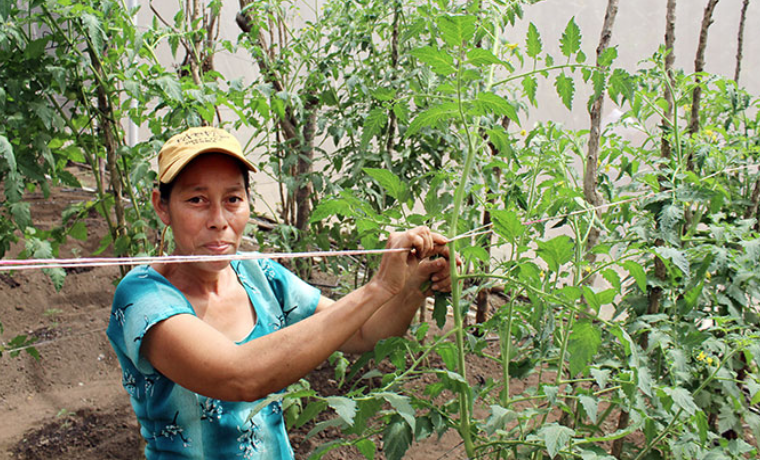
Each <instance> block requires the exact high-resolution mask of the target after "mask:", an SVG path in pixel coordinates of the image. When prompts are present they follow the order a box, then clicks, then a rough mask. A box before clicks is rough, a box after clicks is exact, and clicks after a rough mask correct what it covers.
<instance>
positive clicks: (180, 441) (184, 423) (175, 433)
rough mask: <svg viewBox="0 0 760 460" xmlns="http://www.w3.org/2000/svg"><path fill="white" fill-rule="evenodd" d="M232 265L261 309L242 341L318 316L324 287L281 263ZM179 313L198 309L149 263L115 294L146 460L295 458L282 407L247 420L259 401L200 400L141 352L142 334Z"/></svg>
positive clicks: (116, 322)
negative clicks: (304, 279)
mask: <svg viewBox="0 0 760 460" xmlns="http://www.w3.org/2000/svg"><path fill="white" fill-rule="evenodd" d="M231 265H232V268H233V270H235V273H236V274H237V276H238V279H239V280H240V283H241V284H242V285H243V287H244V288H245V290H246V292H247V293H248V297H249V298H250V300H251V303H252V305H253V307H254V309H255V310H256V325H255V326H254V328H253V330H252V331H251V333H250V334H249V336H248V337H246V338H245V339H243V340H242V341H240V342H238V344H243V343H247V342H250V341H251V340H254V339H256V338H258V337H262V336H265V335H267V334H271V333H272V332H274V331H276V330H278V329H281V328H283V327H286V326H288V325H291V324H295V323H297V322H298V321H301V320H302V319H304V318H306V317H308V316H310V315H312V314H313V313H314V310H315V309H316V307H317V303H318V302H319V298H320V292H319V290H318V289H316V288H314V287H312V286H310V285H308V284H307V283H305V282H304V281H302V280H301V279H299V278H298V277H297V276H295V275H294V274H293V273H291V272H290V271H288V270H287V269H285V268H284V267H283V266H282V265H280V264H278V263H277V262H273V261H271V260H267V259H262V260H246V261H233V262H232V263H231ZM178 314H190V315H194V314H195V312H194V310H193V307H192V305H190V303H189V302H188V301H187V299H186V298H185V296H184V295H183V294H182V293H181V292H180V291H179V290H177V289H176V288H175V287H174V286H173V285H172V284H171V283H170V282H169V281H168V280H167V279H166V278H164V277H163V276H162V275H161V274H160V273H158V272H157V271H156V270H154V269H153V268H151V267H149V266H147V265H142V266H138V267H135V268H134V269H133V270H132V271H130V272H129V273H128V274H127V276H125V277H124V279H123V280H122V281H121V283H119V286H118V287H117V289H116V294H115V295H114V301H113V306H112V310H111V319H110V322H109V326H108V331H107V334H108V338H109V340H110V341H111V345H112V346H113V348H114V350H115V351H116V355H117V357H118V359H119V363H120V364H121V368H122V372H123V379H122V384H123V385H124V388H125V389H126V390H127V392H128V393H129V396H130V399H131V402H132V407H133V409H134V411H135V414H136V415H137V419H138V420H139V422H140V425H141V433H142V436H143V437H144V438H145V440H146V441H147V446H146V448H145V456H146V458H147V460H170V459H177V460H180V459H181V460H187V459H198V460H215V459H219V460H221V459H225V460H229V459H245V460H259V459H275V460H279V459H293V458H294V456H293V449H292V448H291V446H290V441H289V440H288V434H287V432H286V430H285V423H284V420H283V417H282V406H281V404H280V403H279V402H273V403H271V404H269V405H268V406H267V407H266V408H264V409H263V410H261V411H260V412H259V413H257V414H256V415H255V416H253V417H250V414H251V412H252V410H253V408H254V407H255V406H256V404H257V402H230V401H220V400H217V399H212V398H207V397H204V396H201V395H199V394H197V393H194V392H192V391H190V390H187V389H185V388H183V387H181V386H180V385H177V384H175V383H174V382H172V381H171V380H169V379H167V378H166V377H164V376H163V375H161V374H160V373H159V372H157V371H156V370H155V369H154V368H153V367H152V366H151V365H150V363H149V362H148V361H147V360H146V359H145V358H144V357H143V356H142V355H141V354H140V346H141V344H142V339H143V337H145V333H146V332H147V331H148V330H149V329H150V328H151V327H152V326H153V325H155V324H157V323H158V322H160V321H163V320H165V319H166V318H169V317H171V316H173V315H178Z"/></svg>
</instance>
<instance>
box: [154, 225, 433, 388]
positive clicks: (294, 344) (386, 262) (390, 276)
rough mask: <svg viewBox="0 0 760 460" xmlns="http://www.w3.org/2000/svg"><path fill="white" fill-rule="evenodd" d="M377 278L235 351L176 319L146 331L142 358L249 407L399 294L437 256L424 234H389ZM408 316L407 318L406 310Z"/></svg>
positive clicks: (220, 338) (202, 327) (198, 324)
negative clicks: (392, 250)
mask: <svg viewBox="0 0 760 460" xmlns="http://www.w3.org/2000/svg"><path fill="white" fill-rule="evenodd" d="M387 247H388V248H413V249H414V251H411V252H396V253H386V254H385V255H384V256H383V259H382V261H381V264H380V269H379V270H378V273H377V275H376V276H375V277H374V278H373V279H372V281H370V283H369V284H367V285H366V286H364V287H362V288H359V289H357V290H356V291H354V292H352V293H350V294H348V295H346V296H345V297H343V298H342V299H340V300H339V301H337V302H335V304H334V305H333V306H332V307H331V308H329V309H327V310H325V311H323V312H321V313H320V314H318V315H316V314H315V315H312V316H311V317H309V318H307V319H305V320H303V321H300V322H298V323H296V324H294V325H292V326H289V327H286V328H284V329H281V330H278V331H276V332H274V333H272V334H269V335H266V336H264V337H261V338H257V339H254V340H252V341H251V342H248V343H246V344H243V345H237V344H235V343H234V342H232V341H231V340H229V339H228V338H226V337H225V336H224V335H223V334H222V333H220V332H219V331H217V330H216V329H214V328H213V327H211V326H209V325H208V324H206V323H204V322H203V321H202V320H200V319H199V318H197V317H194V316H192V315H176V316H172V317H170V318H168V319H166V320H164V321H161V322H160V323H158V324H156V325H155V326H153V327H152V328H151V329H150V330H149V331H148V333H147V334H146V336H145V339H144V341H143V345H142V348H141V353H143V355H144V356H145V357H146V358H147V359H148V361H149V362H150V363H151V365H152V366H153V367H154V368H156V370H158V371H159V372H161V373H162V374H163V375H165V376H166V377H167V378H169V379H171V380H172V381H174V382H176V383H178V384H179V385H181V386H183V387H185V388H188V389H190V390H192V391H194V392H196V393H199V394H202V395H205V396H208V397H212V398H216V399H221V400H226V401H239V400H245V401H254V400H256V399H260V398H263V397H265V396H266V395H268V394H270V393H273V392H275V391H278V390H281V389H282V388H285V387H286V386H287V385H289V384H291V383H293V382H296V381H298V379H300V378H302V377H303V376H304V375H306V374H307V373H308V372H309V371H311V370H312V369H314V368H315V367H316V366H317V365H319V364H320V363H322V362H323V361H324V360H325V359H327V358H328V357H329V356H330V354H332V353H333V352H334V351H335V350H337V349H338V348H339V347H340V346H341V345H343V344H344V343H346V342H347V341H348V340H349V338H350V337H352V336H353V335H354V334H356V332H357V331H358V330H359V329H360V328H361V327H362V325H364V324H365V323H366V322H367V321H368V320H369V319H370V318H371V317H372V316H373V315H374V314H375V313H376V312H377V311H378V310H379V309H380V308H381V307H382V306H383V305H384V304H386V303H388V302H389V301H391V300H392V299H394V298H395V297H398V296H399V295H401V294H402V293H404V292H407V293H408V288H407V284H409V283H411V282H412V280H411V279H410V274H413V273H417V272H416V271H415V270H416V268H417V267H418V265H420V262H419V261H420V259H424V258H427V257H428V256H430V255H432V254H434V253H435V252H436V249H435V248H436V245H435V243H434V242H433V238H432V236H431V234H430V231H429V230H427V229H425V228H417V229H414V230H410V231H408V232H404V233H397V234H393V235H391V237H390V238H389V240H388V245H387ZM412 314H413V312H412Z"/></svg>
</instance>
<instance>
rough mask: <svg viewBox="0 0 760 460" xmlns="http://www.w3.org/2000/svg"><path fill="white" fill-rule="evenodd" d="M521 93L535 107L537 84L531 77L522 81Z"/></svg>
mask: <svg viewBox="0 0 760 460" xmlns="http://www.w3.org/2000/svg"><path fill="white" fill-rule="evenodd" d="M522 87H523V91H525V95H526V96H528V100H529V101H530V103H531V104H533V106H535V105H536V92H537V91H538V82H537V81H536V78H535V77H533V76H528V77H525V78H523V79H522Z"/></svg>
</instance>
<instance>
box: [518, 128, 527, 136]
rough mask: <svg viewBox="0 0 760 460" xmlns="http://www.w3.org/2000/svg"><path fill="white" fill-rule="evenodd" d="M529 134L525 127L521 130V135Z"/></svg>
mask: <svg viewBox="0 0 760 460" xmlns="http://www.w3.org/2000/svg"><path fill="white" fill-rule="evenodd" d="M527 134H528V131H525V130H524V129H523V130H522V131H520V135H521V136H525V135H527Z"/></svg>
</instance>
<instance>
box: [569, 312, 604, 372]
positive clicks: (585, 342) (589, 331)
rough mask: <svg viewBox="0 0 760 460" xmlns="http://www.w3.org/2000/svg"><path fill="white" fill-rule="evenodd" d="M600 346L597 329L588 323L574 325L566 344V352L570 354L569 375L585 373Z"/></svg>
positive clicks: (600, 337)
mask: <svg viewBox="0 0 760 460" xmlns="http://www.w3.org/2000/svg"><path fill="white" fill-rule="evenodd" d="M601 344H602V333H601V331H600V329H599V328H598V327H596V326H594V325H593V324H592V323H591V322H590V321H581V322H579V323H576V324H575V326H573V330H572V332H571V333H570V340H568V344H567V350H568V351H569V352H570V360H569V361H570V375H572V376H575V375H578V374H579V373H581V372H585V370H586V369H587V368H588V365H589V363H590V362H591V360H592V359H594V356H596V353H597V351H598V350H599V345H601Z"/></svg>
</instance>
